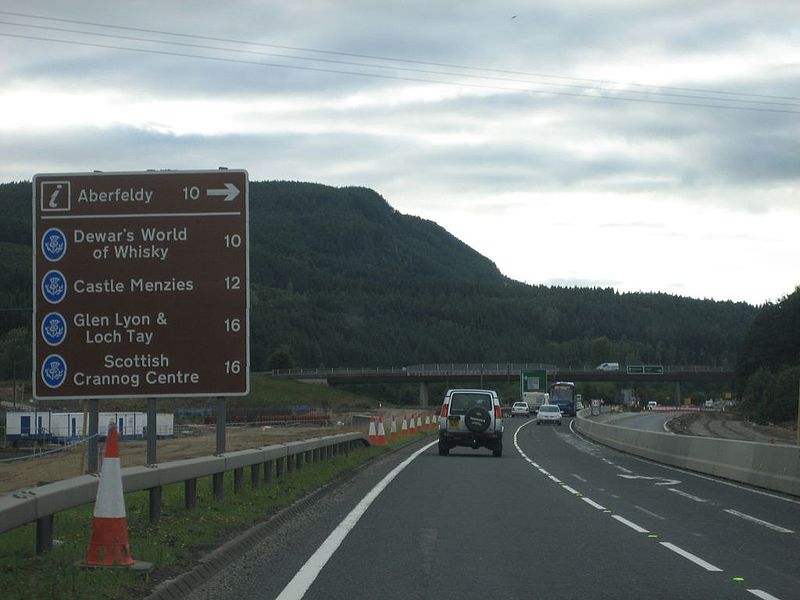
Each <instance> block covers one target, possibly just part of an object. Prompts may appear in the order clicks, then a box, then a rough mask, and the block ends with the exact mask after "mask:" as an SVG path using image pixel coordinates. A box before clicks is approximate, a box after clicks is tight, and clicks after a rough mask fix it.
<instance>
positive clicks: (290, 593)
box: [276, 442, 438, 600]
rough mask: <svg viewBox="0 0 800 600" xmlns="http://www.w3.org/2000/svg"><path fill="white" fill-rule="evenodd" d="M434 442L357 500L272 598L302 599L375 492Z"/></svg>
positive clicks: (379, 490) (388, 482) (417, 452)
mask: <svg viewBox="0 0 800 600" xmlns="http://www.w3.org/2000/svg"><path fill="white" fill-rule="evenodd" d="M437 443H438V442H431V443H430V444H427V445H426V446H424V447H423V448H422V449H420V450H417V451H416V452H414V454H412V455H411V456H409V457H408V458H407V459H405V460H404V461H403V462H401V463H400V464H399V465H397V466H396V467H395V468H394V469H392V470H391V471H390V472H389V473H388V474H387V475H386V477H384V478H383V479H381V480H380V482H378V484H377V485H376V486H375V487H374V488H372V489H371V490H370V491H369V492H368V493H367V495H366V496H364V497H363V498H362V499H361V501H360V502H359V503H358V504H357V505H356V507H355V508H354V509H353V510H351V511H350V514H348V515H347V516H346V517H345V518H344V519H343V520H342V522H341V523H339V525H338V526H337V527H336V529H334V530H333V531H332V532H331V534H330V535H329V536H328V538H327V539H326V540H325V541H324V542H322V545H321V546H320V547H319V548H318V549H317V551H316V552H314V554H312V555H311V558H309V559H308V560H307V561H306V564H304V565H303V566H302V567H300V570H299V571H298V572H297V574H296V575H295V576H294V577H293V578H292V580H291V581H290V582H289V583H288V585H287V586H286V587H285V588H283V591H282V592H281V593H280V595H279V596H278V598H277V599H276V600H299V599H300V598H302V597H303V596H304V595H305V593H306V592H307V591H308V588H310V587H311V584H312V583H314V580H315V579H316V578H317V576H318V575H319V573H320V571H322V568H323V567H324V566H325V564H326V563H327V562H328V561H329V560H330V558H331V557H332V556H333V553H334V552H336V550H337V549H338V548H339V546H340V545H341V543H342V542H343V541H344V538H345V537H347V534H348V533H350V531H351V530H352V529H353V527H355V526H356V523H358V520H359V519H360V518H361V517H362V516H363V515H364V513H365V512H366V511H367V509H368V508H369V507H370V505H371V504H372V503H373V502H374V501H375V499H376V498H377V497H378V495H379V494H380V493H381V492H382V491H383V490H384V489H386V486H388V485H389V484H390V483H391V482H392V480H393V479H394V478H395V477H397V476H398V475H399V474H400V472H401V471H402V470H403V469H405V468H406V467H407V466H408V465H410V464H411V461H413V460H414V459H415V458H417V457H418V456H419V455H420V454H422V453H423V452H425V451H426V450H427V449H428V448H430V447H431V446H435V445H436V444H437Z"/></svg>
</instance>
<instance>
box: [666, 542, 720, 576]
mask: <svg viewBox="0 0 800 600" xmlns="http://www.w3.org/2000/svg"><path fill="white" fill-rule="evenodd" d="M658 543H659V544H661V545H662V546H664V547H665V548H668V549H670V550H672V551H673V552H674V553H675V554H680V555H681V556H682V557H683V558H685V559H687V560H690V561H692V562H693V563H694V564H696V565H697V566H699V567H703V568H704V569H705V570H706V571H720V572H721V571H722V569H720V568H719V567H715V566H714V565H712V564H711V563H710V562H706V561H704V560H703V559H702V558H700V557H699V556H695V555H694V554H692V553H691V552H687V551H686V550H684V549H683V548H679V547H678V546H676V545H675V544H671V543H670V542H658Z"/></svg>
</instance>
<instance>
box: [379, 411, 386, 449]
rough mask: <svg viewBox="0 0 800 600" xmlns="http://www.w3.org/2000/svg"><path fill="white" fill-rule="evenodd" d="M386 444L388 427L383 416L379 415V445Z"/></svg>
mask: <svg viewBox="0 0 800 600" xmlns="http://www.w3.org/2000/svg"><path fill="white" fill-rule="evenodd" d="M385 445H386V429H384V427H383V417H378V446H385Z"/></svg>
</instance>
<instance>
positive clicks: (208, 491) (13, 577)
mask: <svg viewBox="0 0 800 600" xmlns="http://www.w3.org/2000/svg"><path fill="white" fill-rule="evenodd" d="M424 436H425V434H424V433H421V434H420V433H418V434H416V435H415V436H409V437H407V438H405V439H402V440H400V441H398V442H396V443H395V444H390V445H389V446H373V447H364V448H359V449H356V450H353V451H351V452H350V454H349V456H345V455H340V456H337V457H334V458H332V459H331V460H326V461H321V462H318V463H313V464H306V465H304V467H303V469H301V470H299V471H297V470H295V471H292V472H291V473H285V474H284V476H283V477H281V478H280V479H273V480H272V482H270V483H269V484H267V485H265V484H264V482H263V479H262V481H261V485H260V486H258V487H257V488H253V487H251V485H250V471H249V469H246V470H245V482H244V484H243V486H242V490H241V492H240V493H239V494H234V492H233V473H232V472H230V473H226V474H225V498H224V500H223V501H221V502H217V501H215V500H214V499H213V494H212V488H211V478H210V477H206V478H203V479H201V480H198V482H197V507H196V508H195V509H194V510H192V511H187V510H185V509H184V496H183V494H184V486H183V484H182V483H179V484H174V485H170V486H166V487H165V488H164V489H163V491H162V517H161V520H160V521H158V522H157V523H150V522H149V514H148V501H149V495H148V493H147V492H146V491H143V492H136V493H132V494H127V495H126V496H125V504H126V511H127V518H128V536H129V541H130V546H131V553H132V554H133V557H134V558H135V559H136V560H143V561H147V562H151V563H153V565H154V569H153V571H152V572H151V573H149V574H148V575H144V574H141V573H136V572H133V571H130V570H129V569H116V568H115V569H96V570H87V569H81V568H79V567H78V566H76V564H77V563H79V562H80V561H81V560H83V559H84V557H85V555H86V548H87V545H88V543H89V535H90V533H91V521H92V511H93V506H92V505H85V506H81V507H78V508H75V509H71V510H68V511H64V512H62V513H59V514H58V515H56V517H55V522H54V545H53V549H52V550H51V551H50V552H48V553H46V554H44V555H42V556H36V555H35V553H34V546H35V526H34V525H33V524H32V523H31V524H28V525H26V526H24V527H20V528H17V529H15V530H13V531H9V532H6V533H4V534H1V535H0V590H3V594H2V597H3V600H12V599H17V598H18V599H20V600H22V599H25V600H27V599H29V598H52V599H58V598H65V599H66V598H70V599H72V598H92V599H100V598H141V597H142V596H144V595H146V594H147V592H148V591H149V590H151V589H152V587H153V586H154V584H155V583H156V582H158V581H161V580H164V579H166V578H168V577H172V576H174V575H176V574H177V573H180V572H183V571H185V570H187V569H188V568H190V567H191V566H192V565H193V564H195V562H196V561H197V559H198V558H200V557H201V556H203V555H204V554H206V553H208V552H209V551H210V550H212V549H213V548H216V547H217V546H219V545H221V544H222V543H223V542H225V541H227V540H228V539H230V538H231V537H233V536H234V535H236V534H238V533H240V532H242V531H244V530H246V529H248V528H249V527H251V526H253V525H254V524H256V523H259V522H262V521H265V520H266V519H267V518H269V517H270V516H271V515H273V514H274V513H276V512H277V511H279V510H281V509H283V508H285V507H287V506H289V505H291V504H292V503H293V502H295V501H297V500H299V499H300V498H302V497H304V496H306V495H308V494H310V493H311V492H313V491H314V490H316V489H318V488H319V487H320V486H322V485H324V484H325V483H327V482H329V481H331V480H333V479H335V478H336V477H337V476H338V475H341V474H342V473H345V472H347V471H349V470H351V469H353V468H355V467H356V466H358V465H360V464H363V463H365V462H367V461H369V460H372V459H373V458H375V457H377V456H379V455H381V454H384V453H385V452H387V451H388V450H389V449H391V448H393V447H394V448H396V447H398V446H401V445H404V444H407V443H410V442H413V441H416V440H417V439H421V438H422V437H424Z"/></svg>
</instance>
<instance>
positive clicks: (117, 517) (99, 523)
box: [81, 421, 136, 567]
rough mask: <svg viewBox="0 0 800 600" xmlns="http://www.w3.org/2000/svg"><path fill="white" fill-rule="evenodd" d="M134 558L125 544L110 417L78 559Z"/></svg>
mask: <svg viewBox="0 0 800 600" xmlns="http://www.w3.org/2000/svg"><path fill="white" fill-rule="evenodd" d="M135 563H136V561H134V560H133V557H132V556H131V548H130V546H129V545H128V519H127V517H126V516H125V496H123V494H122V471H121V469H120V463H119V435H118V434H117V426H116V424H115V423H114V422H113V421H112V422H111V423H110V424H109V427H108V436H107V438H106V447H105V451H104V452H103V465H102V467H101V468H100V485H99V486H98V487H97V499H96V500H95V503H94V516H93V517H92V537H91V539H90V540H89V548H88V550H87V551H86V559H85V560H84V561H83V563H81V564H82V565H83V566H86V567H132V566H134V564H135Z"/></svg>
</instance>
